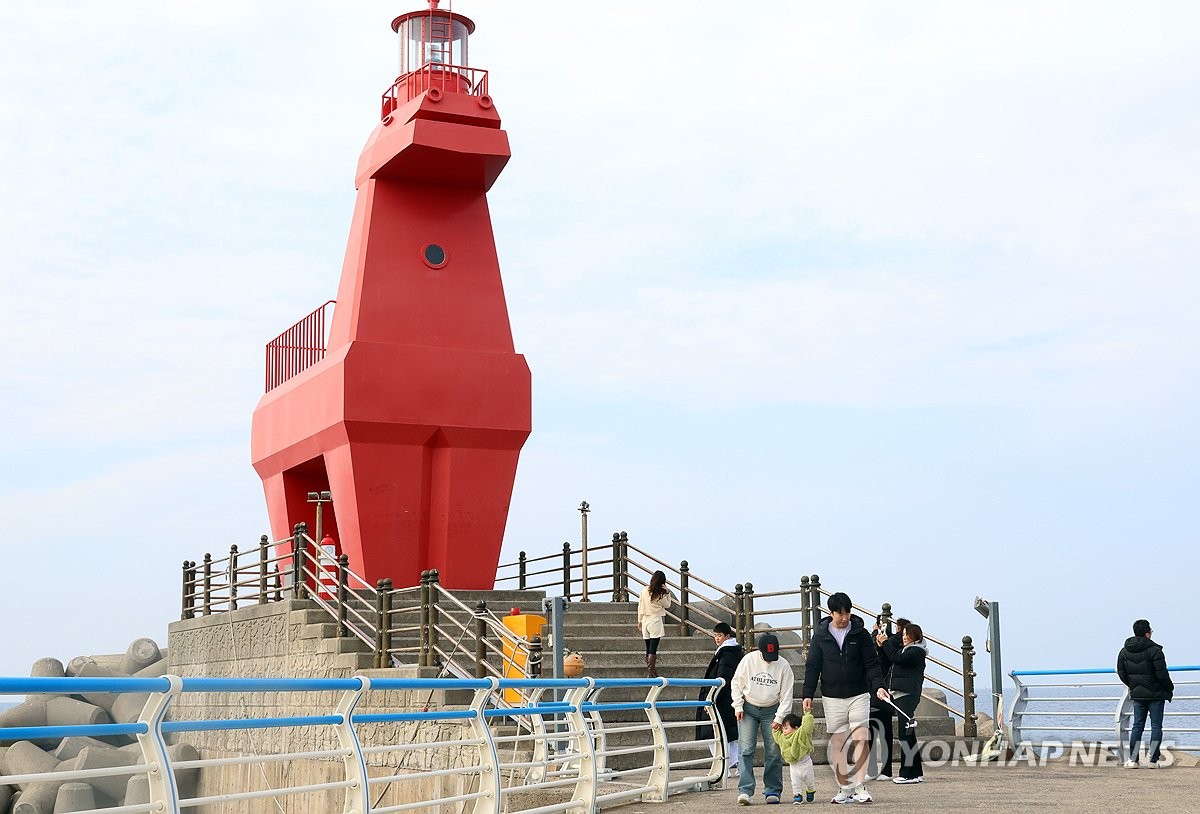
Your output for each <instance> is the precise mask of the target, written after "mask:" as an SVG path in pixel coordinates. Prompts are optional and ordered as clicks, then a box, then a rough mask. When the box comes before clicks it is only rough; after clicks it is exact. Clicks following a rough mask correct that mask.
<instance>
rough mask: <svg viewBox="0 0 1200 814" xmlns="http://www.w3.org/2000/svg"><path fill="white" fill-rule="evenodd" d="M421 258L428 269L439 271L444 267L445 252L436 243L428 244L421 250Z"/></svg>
mask: <svg viewBox="0 0 1200 814" xmlns="http://www.w3.org/2000/svg"><path fill="white" fill-rule="evenodd" d="M421 257H422V259H424V260H425V265H427V266H429V267H430V268H435V269H440V268H441V267H442V266H444V265H446V250H445V249H443V248H442V247H441V246H439V245H438V244H437V243H429V244H427V245H426V246H425V248H424V249H422V250H421Z"/></svg>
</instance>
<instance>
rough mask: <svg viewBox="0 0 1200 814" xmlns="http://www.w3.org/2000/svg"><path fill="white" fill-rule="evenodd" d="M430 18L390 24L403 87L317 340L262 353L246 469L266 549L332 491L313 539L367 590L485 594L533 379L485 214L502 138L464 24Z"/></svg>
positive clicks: (396, 86) (386, 108)
mask: <svg viewBox="0 0 1200 814" xmlns="http://www.w3.org/2000/svg"><path fill="white" fill-rule="evenodd" d="M438 5H439V4H438V0H430V2H429V8H427V9H422V10H420V11H414V12H409V13H407V14H402V15H401V16H399V17H397V18H396V19H395V20H393V21H392V29H393V30H394V31H395V32H396V33H397V34H398V35H399V38H400V72H401V73H400V77H399V78H398V79H397V80H396V81H395V83H393V84H392V86H391V87H390V88H389V89H388V90H387V91H386V92H385V93H384V95H383V100H382V114H381V120H380V122H379V124H378V125H377V126H376V127H375V129H374V131H373V132H372V133H371V136H370V138H368V139H367V144H366V147H364V148H363V151H362V155H361V156H360V157H359V161H358V171H357V175H356V177H355V186H356V188H357V190H358V196H357V200H356V202H355V208H354V220H353V223H352V225H351V228H350V238H349V242H348V245H347V247H346V259H345V262H344V264H343V267H342V276H341V282H340V283H339V285H338V294H337V300H336V306H335V307H334V308H333V309H332V311H333V316H332V323H331V324H330V325H329V328H328V332H327V335H328V341H327V342H326V314H327V313H328V311H329V309H328V308H327V307H325V306H322V307H321V308H318V309H317V310H316V311H314V312H313V313H312V314H310V315H309V316H308V317H306V318H305V319H303V320H301V321H300V322H298V323H297V324H296V325H295V326H293V327H292V328H290V329H288V330H287V331H285V332H284V333H283V334H281V335H280V336H279V337H278V338H277V339H275V340H274V341H273V342H271V343H270V344H269V345H268V346H267V392H266V394H265V395H264V396H263V398H262V400H261V401H260V402H259V404H258V407H257V408H256V409H255V411H254V418H253V424H252V438H251V457H252V460H253V463H254V468H255V470H256V471H257V472H258V474H259V476H260V477H261V478H262V481H263V489H264V491H265V493H266V499H267V510H268V513H269V515H270V521H271V529H272V532H273V533H274V535H275V537H276V539H279V538H282V537H285V536H287V535H289V534H290V533H291V530H292V527H293V525H294V524H295V523H298V522H301V521H304V520H309V519H310V515H311V510H312V507H311V506H310V505H309V504H308V500H307V496H308V494H309V493H310V492H313V491H317V492H320V491H329V492H330V493H331V496H332V504H331V505H330V506H326V507H325V514H324V518H323V524H324V529H325V530H326V531H328V532H330V533H332V535H333V536H334V538H335V539H336V540H337V541H338V543H339V544H340V546H341V550H342V551H343V552H344V553H346V554H348V555H349V558H350V565H351V568H353V569H354V570H356V571H359V572H360V573H362V574H363V575H364V576H365V577H367V578H368V579H370V580H371V581H375V580H377V579H381V578H383V577H390V578H391V579H392V580H393V582H394V584H396V585H397V586H402V585H415V584H416V583H417V582H418V580H419V577H420V573H421V571H423V570H426V569H430V568H437V569H438V570H439V571H440V572H441V578H442V583H443V584H444V585H447V586H448V587H454V588H491V587H492V586H493V584H494V581H495V574H496V563H497V560H498V558H499V555H500V545H501V542H502V539H503V536H504V527H505V523H506V522H507V518H508V505H509V500H510V499H511V496H512V488H513V482H514V479H515V477H516V469H517V458H518V456H519V454H520V451H521V447H522V445H523V444H524V443H525V439H526V438H527V437H528V436H529V432H530V376H529V368H528V366H527V365H526V364H525V358H524V357H523V356H521V355H520V354H518V353H516V352H515V350H514V348H513V339H512V331H511V328H510V327H509V321H508V310H507V307H506V304H505V300H504V288H503V284H502V282H501V279H500V265H499V262H498V260H497V257H496V245H495V241H494V239H493V236H492V224H491V217H490V215H489V212H488V204H487V191H488V189H490V188H491V186H492V184H493V183H495V181H496V178H497V176H499V174H500V171H501V170H502V169H504V165H505V164H506V163H507V162H508V158H509V149H508V137H507V135H506V134H505V132H504V131H503V130H501V129H500V116H499V114H497V112H496V109H495V107H494V106H493V104H492V98H491V96H490V95H489V94H488V76H487V72H486V71H483V70H479V69H477V68H472V67H470V64H469V60H468V49H467V41H468V37H469V36H470V34H471V33H472V32H473V31H474V30H475V24H474V23H473V22H472V21H471V20H469V19H467V18H466V17H464V16H462V15H461V14H455V13H453V12H452V11H450V10H447V9H441V8H439V7H438ZM326 305H329V303H327V304H326Z"/></svg>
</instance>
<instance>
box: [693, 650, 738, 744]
mask: <svg viewBox="0 0 1200 814" xmlns="http://www.w3.org/2000/svg"><path fill="white" fill-rule="evenodd" d="M743 655H745V651H743V650H742V646H741V645H740V644H730V645H726V646H724V647H718V648H717V652H716V653H713V657H712V660H711V661H709V662H708V669H707V670H705V671H704V677H705V678H723V679H725V686H724V687H722V688H721V689H719V690H717V698H716V705H717V717H718V718H719V719H720V721H721V729H722V730H724V732H725V742H726V743H728V742H729V741H732V740H737V737H738V722H737V715H736V714H735V713H734V711H733V693H732V692H731V691H730V687H729V685H730V684H731V683H732V682H733V674H734V673H736V672H737V666H738V662H740V661H741V660H742V656H743ZM706 698H708V689H707V688H706V689H704V690H701V691H700V698H699V699H698V700H700V701H703V700H704V699H706ZM696 718H697V720H701V721H707V720H708V712H707V711H706V710H705V709H704V708H703V707H700V708H699V709H697V710H696ZM711 737H712V726H710V725H708V724H701V725H700V726H698V727H696V740H706V739H708V738H711Z"/></svg>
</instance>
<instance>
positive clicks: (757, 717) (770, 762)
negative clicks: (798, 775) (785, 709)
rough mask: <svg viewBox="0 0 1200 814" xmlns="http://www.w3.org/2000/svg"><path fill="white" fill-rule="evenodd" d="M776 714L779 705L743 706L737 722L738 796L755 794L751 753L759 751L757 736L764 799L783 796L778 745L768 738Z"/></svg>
mask: <svg viewBox="0 0 1200 814" xmlns="http://www.w3.org/2000/svg"><path fill="white" fill-rule="evenodd" d="M778 711H779V705H778V704H772V705H771V706H769V707H756V706H754V704H744V705H743V706H742V720H740V721H738V752H739V754H738V794H747V795H753V794H754V753H755V752H757V751H758V736H759V733H761V734H762V741H763V796H764V797H766V796H770V795H772V794H773V795H775V796H776V797H778V796H779V795H781V794H783V757H782V756H781V755H780V754H779V744H777V743H776V742H775V739H774V738H773V737H771V724H772V723H773V722H774V721H775V713H776V712H778Z"/></svg>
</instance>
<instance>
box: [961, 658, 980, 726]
mask: <svg viewBox="0 0 1200 814" xmlns="http://www.w3.org/2000/svg"><path fill="white" fill-rule="evenodd" d="M962 656H963V736H964V737H967V738H975V737H978V736H979V726H978V722H977V721H976V720H975V648H974V647H973V646H972V643H971V637H970V636H963V638H962Z"/></svg>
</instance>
